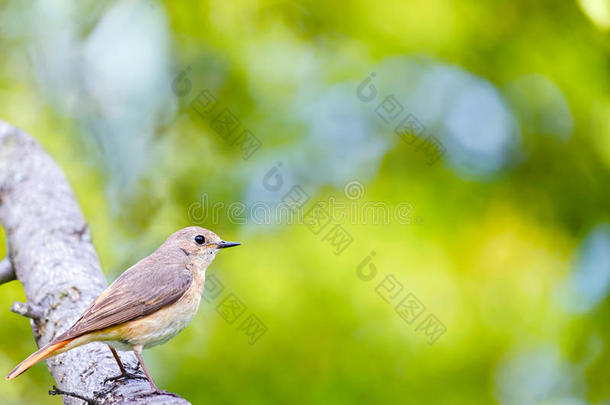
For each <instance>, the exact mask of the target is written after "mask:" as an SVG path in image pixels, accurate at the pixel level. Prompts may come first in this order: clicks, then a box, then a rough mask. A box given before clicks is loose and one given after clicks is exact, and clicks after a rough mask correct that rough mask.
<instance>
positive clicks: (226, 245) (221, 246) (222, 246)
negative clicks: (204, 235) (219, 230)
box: [216, 240, 241, 249]
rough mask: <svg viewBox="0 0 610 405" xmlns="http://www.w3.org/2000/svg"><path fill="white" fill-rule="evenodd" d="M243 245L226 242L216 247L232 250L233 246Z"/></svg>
mask: <svg viewBox="0 0 610 405" xmlns="http://www.w3.org/2000/svg"><path fill="white" fill-rule="evenodd" d="M239 245H241V243H239V242H225V241H224V240H222V241H220V242H218V244H217V245H216V247H217V248H218V249H224V248H230V247H233V246H239Z"/></svg>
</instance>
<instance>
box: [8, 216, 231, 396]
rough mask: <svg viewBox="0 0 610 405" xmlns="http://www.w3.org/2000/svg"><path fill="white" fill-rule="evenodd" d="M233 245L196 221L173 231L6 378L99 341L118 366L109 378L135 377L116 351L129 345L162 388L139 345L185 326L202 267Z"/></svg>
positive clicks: (164, 339) (202, 279)
mask: <svg viewBox="0 0 610 405" xmlns="http://www.w3.org/2000/svg"><path fill="white" fill-rule="evenodd" d="M238 245H240V243H237V242H225V241H224V240H222V239H220V237H218V235H216V234H215V233H214V232H212V231H210V230H207V229H205V228H201V227H198V226H191V227H187V228H184V229H181V230H179V231H177V232H175V233H173V234H172V235H170V236H169V238H167V240H166V241H165V242H164V243H163V244H162V245H161V246H160V247H159V248H158V249H157V250H156V251H154V252H153V253H152V254H151V255H149V256H147V257H145V258H144V259H142V260H140V261H139V262H137V263H136V264H135V265H133V266H132V267H130V268H129V269H127V270H126V271H125V272H124V273H123V274H121V275H120V276H119V277H118V278H117V279H116V280H115V281H114V282H113V283H112V284H111V285H110V286H108V288H106V289H105V290H104V291H103V292H102V293H101V294H100V295H99V296H98V297H97V298H96V299H95V300H94V301H93V302H92V303H91V304H90V305H89V307H87V309H86V310H85V311H84V312H83V313H82V315H81V316H80V317H79V318H78V320H77V321H76V322H75V323H74V324H73V325H72V326H71V327H70V328H69V329H68V330H66V331H65V332H63V333H62V334H61V335H59V336H58V337H57V338H55V339H53V341H51V342H50V343H49V344H47V345H45V346H44V347H42V348H41V349H39V350H38V351H36V352H35V353H33V354H31V355H30V356H29V357H28V358H26V359H25V360H23V361H22V362H21V363H20V364H19V365H17V367H15V368H14V369H13V370H12V371H11V372H10V373H9V374H8V376H7V377H6V379H7V380H12V379H13V378H15V377H17V376H19V375H21V374H22V373H23V372H25V371H26V370H27V369H29V368H30V367H31V366H33V365H34V364H35V363H37V362H39V361H40V360H44V359H46V358H48V357H51V356H55V355H58V354H61V353H64V352H66V351H68V350H71V349H74V348H75V347H78V346H81V345H84V344H87V343H91V342H103V343H106V344H107V345H108V347H109V348H110V351H111V352H112V355H113V357H114V359H115V360H116V362H117V365H118V367H119V370H120V374H119V375H117V376H116V377H111V378H109V379H111V380H113V379H119V378H129V377H134V375H132V374H130V373H128V372H127V371H126V369H125V367H124V365H123V363H122V362H121V359H120V358H119V355H118V354H117V350H119V351H129V350H133V352H134V354H135V356H136V358H137V359H138V362H139V364H140V366H141V367H142V371H144V374H145V376H146V379H147V380H148V382H149V383H150V387H151V393H166V392H165V391H161V390H159V389H158V388H157V386H156V385H155V382H154V381H153V379H152V377H151V375H150V373H149V371H148V369H147V368H146V366H145V365H144V361H143V360H142V350H143V349H148V348H150V347H153V346H156V345H159V344H162V343H165V342H167V341H168V340H170V339H171V338H173V337H174V336H176V335H177V334H178V333H180V332H181V331H182V330H184V328H186V326H187V325H188V324H189V323H190V322H191V320H192V319H193V317H194V316H195V314H196V313H197V309H198V308H199V302H200V300H201V295H202V294H203V287H204V283H205V272H206V269H207V268H208V266H209V265H210V264H211V263H212V260H214V257H215V256H216V254H217V253H218V252H219V251H220V250H221V249H225V248H229V247H233V246H238ZM140 378H141V377H140Z"/></svg>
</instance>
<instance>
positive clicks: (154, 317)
mask: <svg viewBox="0 0 610 405" xmlns="http://www.w3.org/2000/svg"><path fill="white" fill-rule="evenodd" d="M202 273H203V274H197V275H195V277H194V279H193V283H192V284H191V286H190V287H189V288H188V290H187V291H186V292H185V293H184V295H183V296H182V297H180V299H179V300H178V301H176V302H175V303H174V304H171V305H169V306H167V307H164V308H161V309H160V310H158V311H156V312H154V313H152V314H150V315H147V316H145V317H142V318H139V319H135V320H133V321H129V322H126V323H124V324H121V325H117V326H113V327H110V328H107V329H104V330H101V331H99V332H95V333H93V334H92V335H95V336H91V338H92V340H103V341H107V342H106V343H108V344H110V345H111V346H113V347H115V348H116V349H118V350H131V349H132V347H133V346H135V345H142V346H143V347H144V348H149V347H153V346H156V345H159V344H162V343H165V342H167V341H168V340H170V339H171V338H173V337H174V336H176V335H177V334H178V333H180V332H181V331H182V330H183V329H184V328H186V327H187V325H188V324H189V323H190V322H191V320H192V319H193V317H194V316H195V314H196V313H197V309H198V308H199V303H200V301H201V294H202V293H203V286H204V282H205V273H204V272H202Z"/></svg>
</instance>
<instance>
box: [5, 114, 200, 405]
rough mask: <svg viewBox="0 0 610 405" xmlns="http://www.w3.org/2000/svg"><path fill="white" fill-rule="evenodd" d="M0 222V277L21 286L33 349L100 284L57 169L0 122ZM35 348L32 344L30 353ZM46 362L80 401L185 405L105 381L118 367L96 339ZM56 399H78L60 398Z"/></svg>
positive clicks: (127, 383)
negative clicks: (1, 250)
mask: <svg viewBox="0 0 610 405" xmlns="http://www.w3.org/2000/svg"><path fill="white" fill-rule="evenodd" d="M0 224H1V225H2V227H3V228H4V231H5V234H6V238H7V242H8V258H6V259H5V260H3V261H2V262H0V282H6V281H9V280H11V279H13V278H14V277H16V278H17V279H18V280H19V281H20V282H21V283H22V284H23V288H24V290H25V294H26V297H27V302H28V303H27V304H23V303H17V302H16V303H15V304H14V305H13V311H14V312H16V313H20V314H22V315H24V316H27V317H30V318H31V321H30V322H31V325H32V330H33V333H34V339H35V341H36V343H37V344H38V346H39V347H41V346H43V345H45V344H47V343H48V342H50V341H51V340H53V338H54V337H55V336H57V335H59V334H60V333H62V332H63V331H65V330H66V329H68V327H70V326H71V325H72V323H74V321H76V319H77V318H78V317H79V315H80V314H81V312H82V311H83V310H84V309H85V308H86V307H87V306H88V305H89V304H90V303H91V302H92V301H93V300H94V299H95V298H96V297H97V296H98V295H99V294H100V293H101V292H102V291H103V290H104V289H105V288H106V286H107V282H106V279H105V277H104V274H103V273H102V270H101V268H100V264H99V260H98V256H97V253H96V251H95V249H94V247H93V244H92V242H91V234H90V232H89V228H88V226H87V223H86V222H85V219H84V217H83V214H82V212H81V210H80V208H79V206H78V203H77V201H76V198H75V197H74V194H73V193H72V190H71V189H70V186H69V184H68V182H67V180H66V178H65V177H64V175H63V173H62V172H61V170H60V169H59V167H58V166H57V165H56V164H55V163H54V162H53V160H52V159H51V157H50V156H49V155H47V154H46V153H45V151H44V150H43V149H42V147H41V146H40V145H39V144H38V143H37V142H36V141H35V140H34V139H32V138H31V137H30V136H29V135H27V134H26V133H24V132H23V131H20V130H18V129H16V128H14V127H13V126H11V125H9V124H7V123H5V122H3V121H2V120H0ZM13 270H14V275H13ZM35 349H36V348H35V347H34V345H33V344H32V352H34V351H35ZM120 354H121V358H122V360H123V363H124V364H125V365H126V367H127V368H128V369H131V371H132V372H133V371H134V370H135V369H136V365H137V360H136V359H135V356H134V355H133V353H120ZM47 366H48V368H49V371H50V372H51V374H52V375H53V377H54V378H55V381H57V387H58V388H59V390H60V391H67V392H72V393H74V394H76V395H79V396H81V397H83V398H88V399H90V400H92V401H93V402H90V403H99V404H127V403H129V404H188V402H187V401H185V400H184V399H181V398H177V397H173V396H170V395H160V394H157V395H150V394H149V393H150V385H149V384H148V382H147V381H146V380H144V379H128V380H118V381H108V382H105V379H106V378H108V377H113V376H116V375H118V374H119V369H118V367H117V364H116V362H115V361H114V358H113V357H112V354H111V352H110V350H109V349H108V347H107V346H106V345H105V344H102V343H91V344H88V345H85V346H81V347H79V348H76V349H73V350H70V351H68V352H66V353H64V354H61V355H58V356H55V357H52V358H50V359H48V360H47ZM6 371H7V373H8V371H9V370H6ZM151 372H153V374H154V370H152V371H151ZM139 373H140V374H141V371H140V372H139ZM142 376H143V374H142ZM7 383H10V384H19V381H18V379H17V380H14V381H10V382H7ZM63 400H64V403H65V404H83V403H85V402H84V401H83V400H81V399H77V398H76V397H74V396H68V395H64V396H63Z"/></svg>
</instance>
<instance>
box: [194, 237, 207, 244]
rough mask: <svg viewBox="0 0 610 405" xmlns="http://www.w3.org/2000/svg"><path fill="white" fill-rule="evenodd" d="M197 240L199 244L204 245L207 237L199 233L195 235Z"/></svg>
mask: <svg viewBox="0 0 610 405" xmlns="http://www.w3.org/2000/svg"><path fill="white" fill-rule="evenodd" d="M195 242H197V244H198V245H203V244H204V243H205V238H204V237H203V236H201V235H197V236H195Z"/></svg>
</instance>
